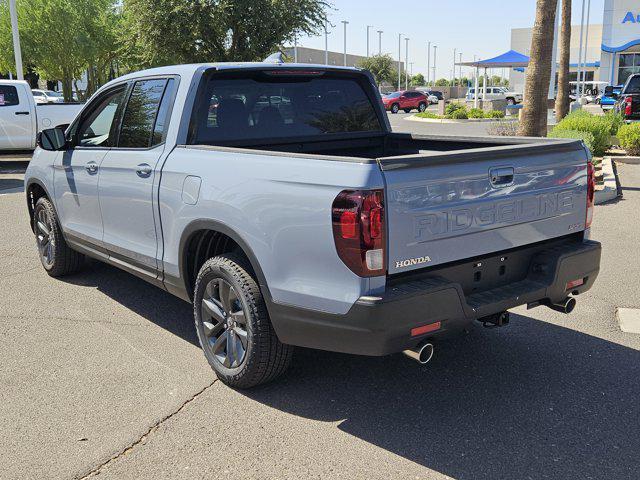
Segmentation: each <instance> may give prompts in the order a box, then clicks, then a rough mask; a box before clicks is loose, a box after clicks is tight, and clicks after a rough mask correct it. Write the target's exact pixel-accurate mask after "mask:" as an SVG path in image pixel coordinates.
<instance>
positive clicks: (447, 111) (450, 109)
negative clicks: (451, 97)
mask: <svg viewBox="0 0 640 480" xmlns="http://www.w3.org/2000/svg"><path fill="white" fill-rule="evenodd" d="M458 110H465V111H466V110H467V107H466V106H465V105H464V104H462V103H450V104H449V105H447V108H445V110H444V113H445V114H446V115H447V116H448V115H452V114H453V113H454V112H456V111H458Z"/></svg>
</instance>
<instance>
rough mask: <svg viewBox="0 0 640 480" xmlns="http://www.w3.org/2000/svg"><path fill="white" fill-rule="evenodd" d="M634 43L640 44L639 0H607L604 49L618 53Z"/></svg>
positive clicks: (603, 38) (605, 5) (604, 22)
mask: <svg viewBox="0 0 640 480" xmlns="http://www.w3.org/2000/svg"><path fill="white" fill-rule="evenodd" d="M634 45H640V3H639V2H638V0H605V4H604V17H603V22H602V50H604V51H605V52H609V53H618V52H622V51H624V50H626V49H628V48H629V47H632V46H634Z"/></svg>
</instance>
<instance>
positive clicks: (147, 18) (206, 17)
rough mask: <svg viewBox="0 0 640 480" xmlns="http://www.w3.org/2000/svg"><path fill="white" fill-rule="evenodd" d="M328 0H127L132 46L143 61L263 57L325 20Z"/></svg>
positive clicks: (132, 55) (133, 53)
mask: <svg viewBox="0 0 640 480" xmlns="http://www.w3.org/2000/svg"><path fill="white" fill-rule="evenodd" d="M327 8H329V5H328V3H327V2H325V1H324V0H198V1H193V0H125V2H124V15H125V21H126V27H127V33H126V38H127V41H126V51H127V54H128V58H129V61H130V62H133V63H134V64H137V65H139V66H153V65H166V64H172V63H189V62H223V61H251V60H262V59H263V58H265V57H266V56H267V55H269V54H271V53H274V51H275V50H277V49H278V48H280V47H281V46H282V44H283V43H285V42H291V41H292V40H293V39H294V37H295V36H296V35H300V34H309V35H313V34H317V33H319V32H320V30H321V29H322V27H323V26H324V22H325V19H326V9H327Z"/></svg>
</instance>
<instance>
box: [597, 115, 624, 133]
mask: <svg viewBox="0 0 640 480" xmlns="http://www.w3.org/2000/svg"><path fill="white" fill-rule="evenodd" d="M602 118H603V119H604V121H605V123H607V125H609V133H610V134H611V135H616V134H617V133H618V129H619V128H620V127H621V126H622V125H624V118H623V117H622V115H620V114H619V113H616V112H614V111H613V110H611V111H609V112H607V114H606V115H604V117H602Z"/></svg>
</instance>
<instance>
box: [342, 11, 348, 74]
mask: <svg viewBox="0 0 640 480" xmlns="http://www.w3.org/2000/svg"><path fill="white" fill-rule="evenodd" d="M348 23H349V22H347V21H346V20H342V24H343V25H344V66H345V67H346V66H347V24H348Z"/></svg>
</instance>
